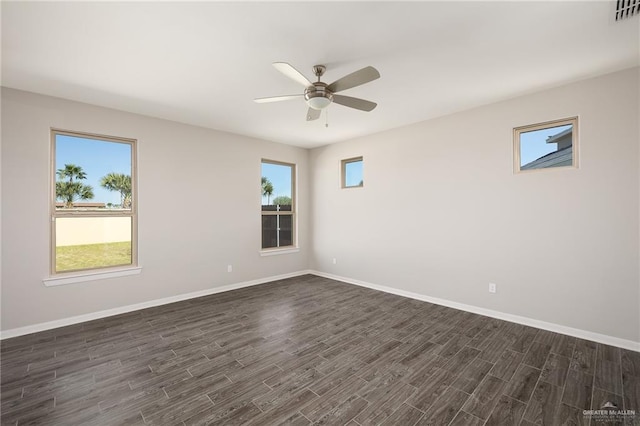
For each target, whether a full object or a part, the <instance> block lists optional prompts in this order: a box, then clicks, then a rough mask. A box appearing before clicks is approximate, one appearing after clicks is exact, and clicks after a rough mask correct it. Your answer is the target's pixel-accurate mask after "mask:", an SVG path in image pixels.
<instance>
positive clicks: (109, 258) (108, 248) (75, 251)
mask: <svg viewBox="0 0 640 426" xmlns="http://www.w3.org/2000/svg"><path fill="white" fill-rule="evenodd" d="M130 264H131V241H123V242H119V243H104V244H84V245H78V246H62V247H56V272H64V271H73V270H76V269H90V268H104V267H106V266H117V265H130Z"/></svg>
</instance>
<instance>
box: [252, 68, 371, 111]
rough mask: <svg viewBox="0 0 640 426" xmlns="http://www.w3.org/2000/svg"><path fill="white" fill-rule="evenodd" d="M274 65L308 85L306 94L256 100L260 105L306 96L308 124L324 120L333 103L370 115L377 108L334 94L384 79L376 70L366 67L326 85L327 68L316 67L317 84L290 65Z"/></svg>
mask: <svg viewBox="0 0 640 426" xmlns="http://www.w3.org/2000/svg"><path fill="white" fill-rule="evenodd" d="M273 66H274V67H275V68H276V69H277V70H278V71H280V72H281V73H283V74H284V75H286V76H287V77H289V78H290V79H292V80H294V81H296V82H297V83H300V84H302V85H303V86H305V89H304V93H303V94H302V95H287V96H273V97H268V98H257V99H254V101H255V102H257V103H265V102H279V101H286V100H290V99H297V98H299V97H304V100H305V101H306V103H307V105H308V106H309V110H308V111H307V121H312V120H317V119H318V118H320V112H321V111H322V110H323V109H325V108H326V107H328V106H329V105H331V103H332V102H335V103H337V104H340V105H344V106H346V107H349V108H355V109H358V110H361V111H367V112H368V111H371V110H373V109H374V108H375V107H376V106H377V104H376V103H375V102H371V101H367V100H364V99H359V98H352V97H350V96H343V95H334V93H336V92H340V91H343V90H347V89H351V88H352V87H357V86H360V85H362V84H365V83H368V82H370V81H373V80H376V79H378V78H380V73H379V72H378V70H376V69H375V68H373V67H365V68H362V69H361V70H358V71H356V72H353V73H351V74H349V75H346V76H344V77H342V78H341V79H338V80H336V81H334V82H333V83H331V84H326V83H324V82H322V81H320V78H321V77H322V75H323V74H324V72H325V71H326V69H327V68H326V67H325V66H324V65H314V66H313V73H314V74H315V76H316V77H318V81H316V82H315V83H312V82H311V81H309V80H308V79H307V78H306V77H305V76H304V75H303V74H302V73H301V72H300V71H298V70H297V69H295V68H294V67H292V66H291V65H289V64H288V63H286V62H274V63H273Z"/></svg>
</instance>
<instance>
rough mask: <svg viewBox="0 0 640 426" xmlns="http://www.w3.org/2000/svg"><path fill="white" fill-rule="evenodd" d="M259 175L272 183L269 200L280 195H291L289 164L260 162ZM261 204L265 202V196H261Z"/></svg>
mask: <svg viewBox="0 0 640 426" xmlns="http://www.w3.org/2000/svg"><path fill="white" fill-rule="evenodd" d="M261 176H263V177H266V178H267V179H269V181H270V182H271V184H272V185H273V194H272V195H271V197H269V198H270V200H269V201H271V200H273V199H274V198H275V197H278V196H281V195H284V196H287V197H291V166H284V165H282V164H272V163H262V175H261ZM262 204H265V205H266V204H267V197H262Z"/></svg>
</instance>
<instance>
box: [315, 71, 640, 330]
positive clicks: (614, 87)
mask: <svg viewBox="0 0 640 426" xmlns="http://www.w3.org/2000/svg"><path fill="white" fill-rule="evenodd" d="M638 77H639V74H638V69H631V70H626V71H622V72H619V73H614V74H610V75H606V76H603V77H599V78H593V79H589V80H585V81H582V82H578V83H575V84H571V85H568V86H563V87H559V88H555V89H552V90H548V91H545V92H541V93H536V94H532V95H528V96H524V97H520V98H517V99H512V100H508V101H505V102H501V103H498V104H493V105H489V106H485V107H481V108H477V109H474V110H470V111H466V112H461V113H458V114H454V115H450V116H446V117H442V118H439V119H434V120H429V121H425V122H421V123H417V124H414V125H411V126H407V127H403V128H399V129H395V130H391V131H387V132H384V133H380V134H375V135H372V136H368V137H363V138H360V139H356V140H352V141H349V142H346V143H339V144H335V145H330V146H325V147H321V148H317V149H314V150H313V151H312V153H311V178H310V180H311V182H313V191H312V201H311V203H312V205H313V217H312V222H311V229H312V230H313V234H312V240H313V244H314V252H313V256H312V259H311V267H312V268H313V269H316V270H319V271H321V272H325V273H330V274H334V275H338V276H342V277H347V278H350V279H354V280H360V281H364V282H368V283H372V284H376V285H384V286H388V287H393V288H396V289H399V290H404V291H410V292H414V293H418V294H422V295H428V296H431V297H436V298H441V299H447V300H450V301H454V302H458V303H464V304H468V305H473V306H476V307H480V308H485V309H492V310H495V311H500V312H503V313H507V314H513V315H519V316H524V317H529V318H533V319H537V320H541V321H546V322H551V323H555V324H560V325H563V326H567V327H573V328H578V329H582V330H587V331H591V332H595V333H601V334H605V335H609V336H614V337H618V338H622V339H628V340H633V341H640V318H639V312H640V305H639V301H640V294H639V286H640V284H639V282H640V281H639V276H638V274H639V266H640V265H639V249H638V243H639V239H638V232H639V229H638V217H639V216H638V214H639V205H638V204H639V199H638V194H639V187H638V183H639V173H638V170H639V167H638V159H639V152H638V151H639V150H638V141H639V129H638V117H639V114H640V111H639V106H638V103H639V102H638V100H639V95H638V93H639V92H638V90H639V85H638V80H639V78H638ZM576 115H578V116H579V117H580V121H579V130H580V142H579V143H580V146H579V148H580V168H579V169H577V170H572V169H550V170H542V171H533V172H529V173H521V174H514V173H513V170H512V169H513V166H512V165H513V160H512V155H513V150H512V129H513V128H514V127H517V126H522V125H526V124H533V123H538V122H544V121H549V120H553V119H559V118H566V117H572V116H576ZM360 155H362V156H364V188H362V189H346V190H342V189H340V160H341V159H344V158H351V157H355V156H360ZM332 258H336V260H337V264H333V263H332ZM489 282H494V283H497V285H498V292H497V293H496V294H494V295H491V294H489V292H488V283H489Z"/></svg>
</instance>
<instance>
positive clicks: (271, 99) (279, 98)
mask: <svg viewBox="0 0 640 426" xmlns="http://www.w3.org/2000/svg"><path fill="white" fill-rule="evenodd" d="M303 97H304V95H284V96H270V97H268V98H256V99H254V100H253V101H254V102H257V103H259V104H264V103H267V102H280V101H289V100H291V99H298V98H303Z"/></svg>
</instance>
